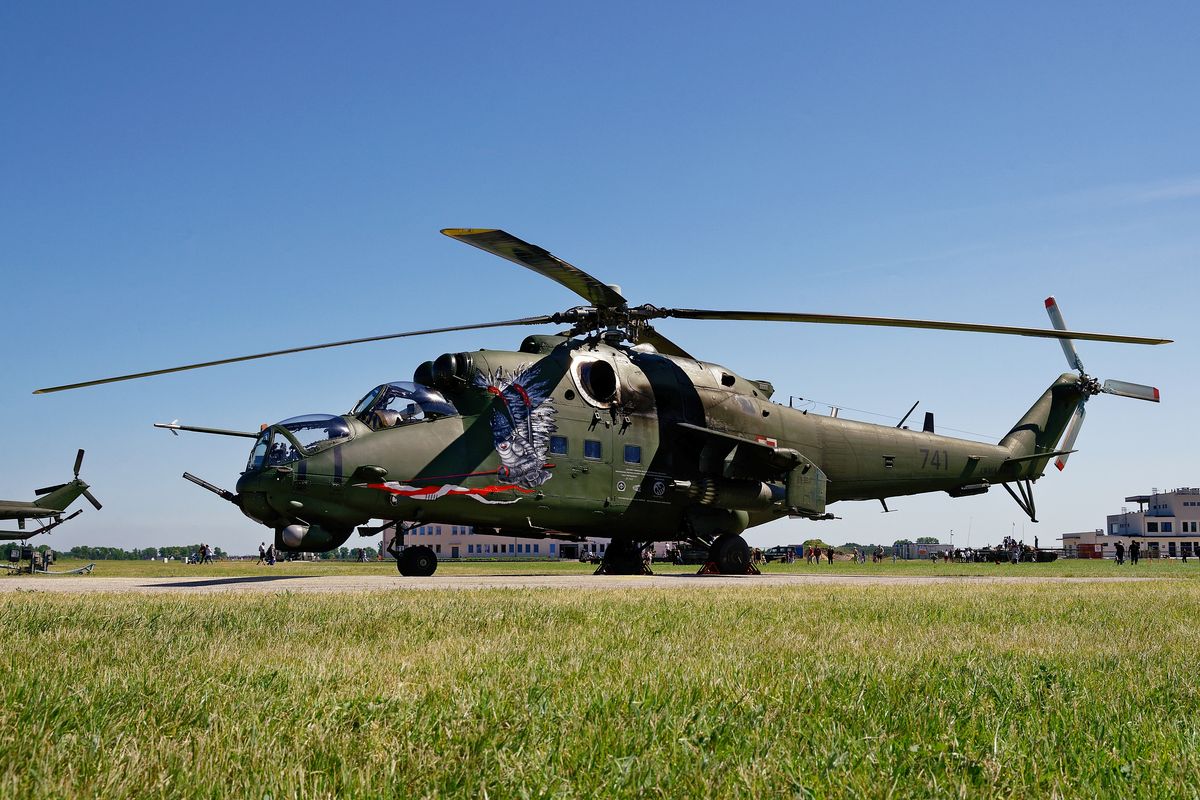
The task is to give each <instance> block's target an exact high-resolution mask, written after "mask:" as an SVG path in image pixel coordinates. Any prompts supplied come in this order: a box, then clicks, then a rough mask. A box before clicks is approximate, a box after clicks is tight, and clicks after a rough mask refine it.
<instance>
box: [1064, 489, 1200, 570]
mask: <svg viewBox="0 0 1200 800" xmlns="http://www.w3.org/2000/svg"><path fill="white" fill-rule="evenodd" d="M1125 502H1127V503H1137V504H1138V510H1137V511H1129V510H1128V509H1124V508H1123V509H1121V513H1119V514H1110V515H1109V516H1108V523H1107V527H1106V528H1105V529H1103V530H1100V529H1097V530H1094V531H1083V532H1080V533H1064V534H1063V537H1062V539H1063V555H1064V556H1066V557H1067V558H1113V557H1115V555H1116V543H1117V542H1121V543H1122V544H1124V545H1125V546H1127V547H1128V545H1129V543H1130V542H1131V541H1132V540H1133V537H1136V538H1137V540H1138V541H1139V542H1140V543H1141V547H1142V554H1143V555H1144V556H1145V557H1149V558H1193V557H1200V489H1193V488H1190V487H1184V488H1181V489H1174V490H1172V491H1169V492H1159V491H1158V490H1157V489H1154V490H1152V491H1151V493H1150V494H1138V495H1133V496H1132V497H1126V498H1125Z"/></svg>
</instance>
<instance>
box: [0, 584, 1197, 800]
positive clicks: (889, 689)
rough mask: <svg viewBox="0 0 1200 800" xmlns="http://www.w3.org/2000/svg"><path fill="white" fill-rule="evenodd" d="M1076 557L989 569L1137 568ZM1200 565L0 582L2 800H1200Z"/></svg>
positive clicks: (0, 756)
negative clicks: (790, 799) (495, 582)
mask: <svg viewBox="0 0 1200 800" xmlns="http://www.w3.org/2000/svg"><path fill="white" fill-rule="evenodd" d="M102 566H103V567H105V568H106V569H107V567H108V566H109V564H104V565H102ZM237 566H238V567H239V568H240V567H242V566H243V565H237ZM447 566H450V565H447ZM461 566H462V568H463V569H467V568H468V565H461ZM496 566H499V565H496ZM503 566H505V567H506V568H507V567H509V566H511V565H503ZM522 566H527V567H530V568H532V567H534V566H535V565H532V564H530V565H522ZM541 566H542V567H543V568H545V567H548V566H557V565H541ZM796 566H797V567H799V568H800V569H813V570H815V569H816V568H815V567H813V568H809V567H807V565H803V564H801V565H796ZM871 566H872V565H870V564H868V565H866V566H865V567H851V566H850V565H835V566H834V567H833V569H834V570H849V569H858V570H870V568H871ZM1050 566H1053V567H1054V568H1055V571H1054V573H1050V572H1049V571H1046V570H1044V568H1043V567H1042V566H1037V565H1028V568H1027V569H1026V568H1013V567H1008V568H1000V567H981V569H987V570H990V571H999V574H1004V573H1005V569H1007V573H1008V574H1013V571H1014V570H1016V569H1021V570H1022V573H1018V574H1034V573H1033V571H1034V570H1038V571H1040V572H1044V573H1045V574H1063V573H1064V572H1071V571H1072V570H1075V569H1083V568H1084V567H1087V568H1088V569H1100V568H1103V567H1105V566H1107V570H1106V572H1107V574H1122V575H1128V574H1133V573H1132V572H1131V571H1126V570H1118V569H1117V568H1116V567H1115V566H1114V565H1111V564H1107V565H1105V564H1103V563H1101V564H1095V563H1094V562H1093V563H1088V562H1077V563H1074V564H1070V563H1068V564H1058V565H1050ZM1193 566H1194V565H1191V564H1189V565H1186V566H1184V565H1180V564H1174V563H1172V564H1163V563H1159V564H1155V565H1147V566H1143V567H1140V568H1139V572H1141V571H1145V572H1146V573H1147V574H1148V575H1150V576H1159V577H1165V578H1179V577H1185V576H1186V579H1183V580H1172V579H1166V580H1160V581H1152V582H1140V583H1127V584H1045V583H1037V584H1019V585H1015V584H982V585H981V584H978V583H971V584H952V583H951V584H946V583H939V584H935V585H920V586H913V585H905V586H826V585H819V586H800V587H785V588H780V587H772V588H771V589H770V590H769V591H763V590H761V589H756V588H755V587H753V586H752V585H751V586H747V587H745V588H740V587H739V588H734V589H728V590H724V589H722V590H715V589H704V590H692V589H664V590H646V591H627V592H579V591H563V590H550V589H539V590H532V591H531V590H524V591H520V590H485V591H468V590H459V591H423V592H419V593H417V592H391V593H382V592H381V593H369V594H356V595H338V594H331V595H298V594H288V593H280V594H277V595H268V596H262V595H241V596H239V595H232V596H230V595H197V596H189V597H186V598H176V597H163V596H133V595H116V594H114V595H101V596H91V595H89V596H61V595H51V594H39V593H16V594H7V595H0V614H2V619H3V620H4V621H5V623H6V624H5V626H4V628H3V629H0V637H2V638H3V639H4V641H3V650H2V653H3V655H2V656H0V658H2V659H3V662H2V663H3V674H4V679H3V683H2V684H0V686H2V689H0V692H2V695H0V737H2V746H0V796H3V797H79V796H92V797H106V798H110V797H111V798H117V797H164V798H165V797H211V798H218V797H271V798H284V797H331V796H342V797H367V796H395V797H409V796H470V797H484V796H487V797H491V798H508V797H576V796H578V797H609V796H617V797H644V796H651V797H653V796H663V797H691V796H713V797H728V796H759V797H777V796H811V797H842V796H847V797H927V796H943V797H960V796H998V797H1051V796H1066V797H1096V796H1109V797H1139V796H1141V797H1196V796H1198V794H1200V755H1198V754H1200V676H1198V675H1197V663H1198V658H1200V637H1197V629H1198V627H1200V582H1197V581H1196V580H1194V579H1191V576H1192V575H1195V574H1197V573H1196V572H1193V571H1192V569H1191V568H1192V567H1193ZM232 568H233V566H231V565H216V566H213V567H205V568H203V569H205V570H214V571H215V570H221V569H232ZM302 568H305V567H303V566H299V565H296V566H289V567H288V569H302ZM308 568H311V567H308ZM336 568H338V569H363V568H364V567H360V566H359V565H342V566H339V567H336ZM365 568H366V569H384V568H386V569H392V568H391V567H390V565H386V564H385V565H367V566H366V567H365ZM494 568H495V566H494V567H493V569H494ZM561 568H563V569H567V568H568V567H567V566H563V567H561ZM570 568H572V569H573V568H574V567H570ZM952 568H954V567H953V565H951V566H950V567H946V568H943V565H939V566H938V568H937V569H934V568H933V565H897V566H896V567H892V566H891V565H890V564H886V565H882V566H879V567H876V568H875V570H876V571H879V572H882V571H893V570H895V571H900V570H908V569H912V570H917V569H919V570H921V571H922V572H925V571H929V572H939V570H940V571H941V572H946V571H947V570H948V569H952ZM824 569H828V568H827V567H826V568H824ZM967 569H974V567H968V568H967ZM450 571H451V570H447V572H450ZM1197 572H1200V571H1197ZM104 574H109V573H107V572H105V573H104ZM139 574H145V573H139ZM188 574H200V573H199V572H195V573H188ZM210 574H211V573H210ZM439 574H440V571H439ZM903 574H918V573H917V572H915V571H914V572H911V573H909V572H904V573H903ZM6 580H20V578H11V579H6Z"/></svg>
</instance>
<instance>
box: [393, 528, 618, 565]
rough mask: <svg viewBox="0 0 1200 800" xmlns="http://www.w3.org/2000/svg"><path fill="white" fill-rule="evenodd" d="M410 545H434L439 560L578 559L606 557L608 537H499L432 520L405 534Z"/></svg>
mask: <svg viewBox="0 0 1200 800" xmlns="http://www.w3.org/2000/svg"><path fill="white" fill-rule="evenodd" d="M395 535H396V534H395V530H394V529H392V528H389V529H387V530H386V531H384V532H383V540H382V542H380V545H381V552H382V553H384V554H385V557H386V554H387V552H388V546H389V545H390V544H391V543H392V539H393V538H395ZM404 543H405V544H406V545H425V546H426V547H431V548H433V552H434V554H435V555H437V557H438V559H439V560H445V559H472V558H482V559H504V560H515V559H522V560H523V559H530V560H535V559H543V560H545V559H563V558H565V559H576V558H579V557H580V555H582V554H583V553H585V552H586V553H589V554H594V555H597V556H603V555H604V551H605V549H606V548H607V547H608V539H595V538H589V539H586V540H584V541H582V542H562V541H557V540H555V539H526V538H523V537H519V536H497V535H495V534H492V533H475V531H474V529H473V528H472V527H471V526H470V525H443V524H441V523H431V524H429V525H421V526H419V527H417V528H413V529H412V530H410V531H409V532H408V533H407V534H405V536H404Z"/></svg>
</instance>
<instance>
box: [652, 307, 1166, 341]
mask: <svg viewBox="0 0 1200 800" xmlns="http://www.w3.org/2000/svg"><path fill="white" fill-rule="evenodd" d="M654 316H656V317H677V318H679V319H727V320H745V321H751V322H812V323H817V324H820V325H875V326H878V327H883V328H932V329H934V330H941V331H967V332H969V333H1003V334H1008V335H1012V336H1036V337H1040V338H1043V339H1086V340H1089V341H1096V342H1123V343H1125V344H1170V342H1171V341H1172V340H1171V339H1150V338H1146V337H1144V336H1123V335H1119V334H1114V333H1084V332H1082V331H1067V330H1062V331H1054V330H1046V329H1045V328H1021V327H1015V326H1012V325H981V324H979V323H975V322H940V321H938V320H931V319H903V318H899V317H855V316H845V315H842V314H793V313H790V312H785V311H709V310H704V309H696V308H663V309H658V312H657V313H656V314H655V315H654Z"/></svg>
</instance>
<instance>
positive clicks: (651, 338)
mask: <svg viewBox="0 0 1200 800" xmlns="http://www.w3.org/2000/svg"><path fill="white" fill-rule="evenodd" d="M636 343H637V344H642V343H646V344H650V345H653V346H654V349H655V350H657V351H658V352H660V353H662V354H663V355H665V356H676V357H678V358H689V359H691V360H693V361H695V360H696V357H695V356H693V355H692V354H691V353H689V352H688V351H686V350H684V349H683V348H682V347H680V346H679V345H677V344H675V343H674V342H672V341H671V340H670V339H668V338H667V337H665V336H663V335H662V334H661V333H659V332H658V331H656V330H654V328H651V327H650V326H649V325H646V326H644V327H643V328H642V334H641V336H639V337H638V340H637V342H636Z"/></svg>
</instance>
